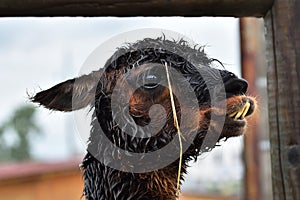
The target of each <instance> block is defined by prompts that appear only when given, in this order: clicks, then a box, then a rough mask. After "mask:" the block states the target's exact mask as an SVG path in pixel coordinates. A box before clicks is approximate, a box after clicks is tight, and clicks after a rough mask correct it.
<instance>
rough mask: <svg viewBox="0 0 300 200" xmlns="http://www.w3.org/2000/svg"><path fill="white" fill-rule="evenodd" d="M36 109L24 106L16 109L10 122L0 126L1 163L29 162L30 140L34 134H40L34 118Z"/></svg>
mask: <svg viewBox="0 0 300 200" xmlns="http://www.w3.org/2000/svg"><path fill="white" fill-rule="evenodd" d="M35 111H36V110H35V108H34V107H33V106H31V105H23V106H21V107H19V108H18V109H16V110H15V111H14V113H13V114H12V116H11V117H10V118H9V120H8V121H6V122H4V123H3V124H2V125H0V162H3V161H22V160H28V159H30V158H31V156H30V146H29V139H30V135H31V134H32V133H40V128H39V127H38V126H37V124H36V122H35V118H34V114H35Z"/></svg>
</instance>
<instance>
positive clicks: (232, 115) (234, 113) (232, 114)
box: [228, 112, 237, 117]
mask: <svg viewBox="0 0 300 200" xmlns="http://www.w3.org/2000/svg"><path fill="white" fill-rule="evenodd" d="M236 113H237V112H233V113H231V114H230V115H228V116H229V117H234V115H236Z"/></svg>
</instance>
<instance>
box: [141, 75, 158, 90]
mask: <svg viewBox="0 0 300 200" xmlns="http://www.w3.org/2000/svg"><path fill="white" fill-rule="evenodd" d="M159 82H160V80H159V78H158V77H157V76H155V75H153V74H150V75H147V76H145V78H144V80H143V88H145V89H154V88H156V87H157V86H158V85H159Z"/></svg>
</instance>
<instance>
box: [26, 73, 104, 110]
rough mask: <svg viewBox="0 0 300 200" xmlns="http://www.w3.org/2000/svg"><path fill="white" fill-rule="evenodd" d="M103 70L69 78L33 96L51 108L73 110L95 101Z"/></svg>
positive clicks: (35, 100) (41, 103)
mask: <svg viewBox="0 0 300 200" xmlns="http://www.w3.org/2000/svg"><path fill="white" fill-rule="evenodd" d="M101 74H102V71H94V72H92V73H90V74H88V75H83V76H80V77H78V78H74V79H69V80H67V81H65V82H62V83H59V84H57V85H55V86H53V87H52V88H49V89H47V90H44V91H41V92H39V93H37V94H36V95H35V96H34V97H32V98H31V101H32V102H34V103H39V104H40V105H43V106H45V107H46V108H48V109H51V110H58V111H72V110H78V109H81V108H84V107H86V106H88V105H89V104H91V103H94V99H95V91H96V87H97V84H98V82H99V80H100V77H101Z"/></svg>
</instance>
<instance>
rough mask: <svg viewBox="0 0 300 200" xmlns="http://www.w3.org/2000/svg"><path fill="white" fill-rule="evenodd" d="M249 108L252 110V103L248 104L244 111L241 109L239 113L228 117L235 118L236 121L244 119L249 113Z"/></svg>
mask: <svg viewBox="0 0 300 200" xmlns="http://www.w3.org/2000/svg"><path fill="white" fill-rule="evenodd" d="M249 108H250V103H249V102H247V103H246V104H245V105H244V107H243V108H242V109H240V110H239V111H236V112H233V113H231V114H230V115H228V116H229V117H231V118H233V117H234V119H235V120H237V119H239V118H241V119H244V118H245V116H246V114H247V112H248V111H249Z"/></svg>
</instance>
